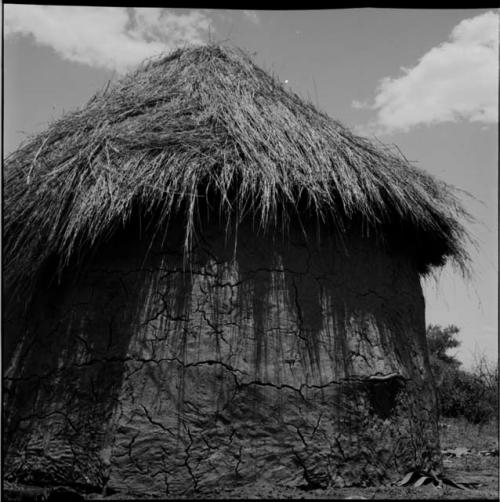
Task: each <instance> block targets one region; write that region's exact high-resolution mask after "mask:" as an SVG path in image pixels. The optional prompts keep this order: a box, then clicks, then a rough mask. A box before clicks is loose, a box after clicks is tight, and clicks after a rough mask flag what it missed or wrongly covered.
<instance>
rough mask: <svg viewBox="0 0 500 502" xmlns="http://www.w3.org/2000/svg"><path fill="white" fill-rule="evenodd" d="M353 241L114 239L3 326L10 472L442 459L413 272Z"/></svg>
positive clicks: (53, 477) (306, 477) (240, 471)
mask: <svg viewBox="0 0 500 502" xmlns="http://www.w3.org/2000/svg"><path fill="white" fill-rule="evenodd" d="M179 239H180V238H179ZM125 244H126V245H125ZM351 244H352V245H351V246H350V247H349V250H350V251H349V256H347V255H346V254H343V253H340V252H339V251H338V250H337V249H336V248H335V247H334V245H333V243H332V242H331V241H329V240H328V239H325V240H324V241H323V244H322V246H321V248H318V247H317V246H315V245H314V246H313V245H311V244H307V243H306V242H305V241H304V240H303V239H302V238H301V237H300V234H299V233H297V234H296V235H293V236H292V238H291V240H290V242H288V243H286V244H284V243H280V242H271V240H270V238H256V237H255V236H252V234H251V233H250V232H247V233H245V232H243V231H240V234H239V236H238V246H237V250H236V253H235V254H234V255H233V251H234V247H235V246H234V242H233V241H231V239H228V240H225V238H224V235H223V234H222V233H221V232H220V231H218V230H216V229H215V228H208V229H207V230H206V232H205V234H204V235H203V236H202V237H200V239H199V240H198V242H197V246H196V248H195V252H194V255H193V260H192V262H191V265H190V266H189V267H187V266H184V262H183V256H182V253H181V252H179V246H180V242H176V241H175V239H173V238H171V240H169V242H168V243H167V245H164V246H161V247H160V246H157V247H155V248H153V249H152V251H151V252H150V253H149V255H148V257H147V259H146V260H145V259H144V254H145V248H143V247H141V244H140V243H137V242H134V241H130V242H129V241H128V242H126V243H124V242H115V243H113V244H110V245H109V246H108V248H107V249H104V250H103V251H102V252H101V253H99V255H98V258H96V259H94V260H93V261H92V262H91V263H90V265H89V266H88V268H87V270H86V272H85V274H83V275H82V276H78V277H77V276H75V277H74V278H73V277H71V276H69V277H67V278H66V279H65V281H63V284H62V285H61V286H59V287H51V288H47V289H46V290H40V292H39V297H38V298H37V299H36V301H35V304H34V305H35V307H34V308H32V309H31V310H30V312H29V316H25V317H22V316H18V317H13V318H11V319H9V320H8V321H7V322H6V324H5V329H6V337H7V339H8V340H7V343H6V351H5V352H6V354H5V357H6V362H5V363H4V368H5V374H4V399H5V401H4V403H5V410H6V413H5V422H6V425H5V427H6V428H5V435H4V437H5V444H4V449H5V452H6V455H5V457H4V476H5V479H6V480H8V481H15V482H19V483H26V484H40V485H58V484H64V485H67V486H71V487H74V488H76V489H78V490H80V491H82V492H87V493H92V492H95V493H100V492H101V491H102V490H103V489H105V490H107V492H108V493H113V492H117V493H122V494H132V495H137V496H146V497H147V496H183V495H184V496H187V495H195V494H196V495H201V496H203V495H204V494H206V495H209V494H211V493H214V490H218V489H221V488H224V487H235V486H245V487H251V486H252V484H255V483H263V482H264V483H265V482H272V483H278V484H284V485H287V486H290V487H292V488H293V487H306V488H311V489H312V488H316V489H321V488H324V487H327V486H335V487H344V486H351V485H361V486H367V485H377V484H379V483H381V482H385V481H387V480H388V479H391V478H394V477H397V476H398V475H400V474H401V473H403V472H407V471H408V470H411V469H412V468H415V467H417V468H422V469H428V468H430V467H432V468H437V469H439V468H440V466H441V463H440V462H441V461H440V456H439V444H438V443H439V441H438V431H437V422H436V416H435V411H434V410H435V399H434V393H433V390H432V385H431V382H430V374H429V367H428V362H427V361H426V359H425V351H424V345H423V344H424V343H425V324H424V300H423V296H422V292H421V288H420V283H419V278H418V274H417V272H416V270H415V267H414V266H413V265H412V263H411V260H410V259H409V258H405V257H403V256H399V257H398V256H392V257H390V258H389V256H388V255H386V253H385V252H384V251H383V250H380V249H377V248H375V247H374V246H373V245H371V244H370V243H369V242H365V241H361V240H358V241H356V242H354V243H351ZM354 250H355V251H354ZM374 375H375V376H381V375H392V377H389V378H387V379H385V380H380V379H378V380H377V379H370V378H369V377H371V376H374Z"/></svg>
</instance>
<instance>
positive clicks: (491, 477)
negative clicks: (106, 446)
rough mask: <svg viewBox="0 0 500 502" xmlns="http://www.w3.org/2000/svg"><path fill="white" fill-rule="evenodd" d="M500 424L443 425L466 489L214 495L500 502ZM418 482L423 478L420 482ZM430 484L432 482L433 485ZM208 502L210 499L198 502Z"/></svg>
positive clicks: (450, 462)
mask: <svg viewBox="0 0 500 502" xmlns="http://www.w3.org/2000/svg"><path fill="white" fill-rule="evenodd" d="M498 435H499V431H498V424H497V423H496V422H494V423H491V424H488V425H484V426H479V425H472V424H470V423H468V422H466V421H465V420H458V419H448V420H445V421H443V422H442V428H441V449H442V450H443V463H444V476H445V477H446V478H448V479H450V480H452V481H453V482H455V483H459V484H461V483H464V484H466V485H467V486H466V487H465V489H460V488H456V487H453V486H450V485H448V484H443V485H442V486H435V485H434V484H433V483H432V482H429V483H427V484H424V485H422V486H418V487H415V486H414V483H415V481H412V482H411V483H409V484H408V485H405V486H395V485H392V486H391V485H387V486H380V487H367V488H331V489H325V490H323V489H317V490H309V491H304V490H301V489H298V488H289V487H286V486H275V485H270V484H267V485H261V486H257V487H252V489H247V490H242V489H238V490H228V491H221V492H218V493H214V494H213V498H214V499H246V498H248V499H329V500H346V499H349V500H356V499H360V500H363V499H453V500H457V499H462V500H463V499H466V500H468V499H491V500H498V499H499V497H500V490H499V457H498ZM416 479H418V476H417V478H416ZM428 481H430V480H428ZM2 492H3V497H2V500H5V501H12V502H14V501H16V502H17V501H21V500H25V501H28V500H31V501H40V502H42V501H44V500H84V499H83V498H80V497H79V496H78V495H77V494H74V497H71V495H70V494H69V493H68V494H66V496H64V495H62V494H60V496H62V498H58V497H56V498H54V497H53V498H48V499H47V498H46V497H47V496H48V491H46V490H44V489H43V488H40V487H20V486H15V485H12V484H10V483H4V485H3V490H2ZM84 497H85V499H86V500H94V501H96V500H127V499H128V500H131V499H133V498H134V497H127V496H124V495H119V494H116V495H112V496H108V497H103V496H99V495H97V494H92V495H86V496H84ZM199 498H206V497H199Z"/></svg>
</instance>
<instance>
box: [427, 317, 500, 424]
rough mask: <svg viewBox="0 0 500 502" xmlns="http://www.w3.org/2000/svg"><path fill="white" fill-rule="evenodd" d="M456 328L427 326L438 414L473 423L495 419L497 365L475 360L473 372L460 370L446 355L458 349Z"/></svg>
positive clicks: (454, 359)
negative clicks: (450, 350)
mask: <svg viewBox="0 0 500 502" xmlns="http://www.w3.org/2000/svg"><path fill="white" fill-rule="evenodd" d="M458 332H459V329H458V328H457V327H456V326H447V327H446V328H441V326H432V325H430V326H429V327H428V328H427V341H428V347H429V358H430V364H431V369H432V372H433V375H434V378H435V381H436V387H437V393H438V402H439V412H440V414H441V415H442V416H444V417H452V418H458V417H464V418H466V419H467V420H468V421H469V422H472V423H474V424H482V423H486V422H489V421H490V420H492V419H493V418H496V419H497V420H498V364H497V366H496V367H493V366H492V365H491V364H488V363H487V361H486V359H485V357H484V356H483V357H482V358H479V359H478V358H476V365H475V368H474V369H473V371H472V372H469V371H465V370H462V369H460V365H461V363H460V361H458V360H457V359H456V358H455V357H454V356H450V355H449V354H447V350H449V349H452V348H455V347H458V346H459V345H460V341H459V340H457V339H456V336H457V334H458Z"/></svg>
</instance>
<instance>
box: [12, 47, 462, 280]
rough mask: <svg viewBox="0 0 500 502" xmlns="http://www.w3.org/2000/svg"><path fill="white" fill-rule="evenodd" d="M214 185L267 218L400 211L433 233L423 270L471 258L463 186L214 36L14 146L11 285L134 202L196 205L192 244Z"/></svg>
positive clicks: (371, 220)
mask: <svg viewBox="0 0 500 502" xmlns="http://www.w3.org/2000/svg"><path fill="white" fill-rule="evenodd" d="M209 193H216V194H217V200H218V205H219V210H221V211H223V212H227V213H229V214H231V215H232V217H233V218H236V219H237V220H241V218H243V217H244V216H245V215H248V214H251V215H252V216H253V217H254V218H255V219H256V221H258V222H259V224H260V226H261V228H267V227H268V226H269V225H270V224H277V225H279V226H286V222H287V219H290V218H293V217H294V215H293V214H292V212H291V211H288V210H286V211H283V210H282V209H283V208H284V207H290V208H295V209H297V205H298V204H299V202H300V201H302V204H303V205H304V204H305V206H307V207H308V208H309V211H310V212H311V214H314V215H316V216H317V217H318V218H319V220H322V221H324V222H326V223H327V224H329V225H330V227H331V228H334V229H335V230H336V231H338V232H339V233H342V232H343V231H345V229H346V226H348V225H349V222H352V221H353V220H355V219H357V221H360V222H361V224H362V226H363V227H364V228H372V229H373V228H378V229H379V231H380V232H381V233H383V231H384V230H383V229H384V228H385V227H384V225H388V224H390V225H393V224H397V228H406V229H410V233H411V234H412V235H414V236H416V237H415V239H416V241H415V242H417V241H418V242H420V243H421V245H420V248H419V260H420V265H421V269H422V271H423V272H425V271H426V270H428V268H429V266H432V265H442V264H443V263H444V261H445V260H446V258H447V257H451V258H452V259H453V260H454V262H455V263H456V264H458V265H459V266H460V267H461V268H462V269H465V268H466V266H467V260H468V257H467V253H466V251H465V246H464V241H465V240H466V239H467V234H466V232H465V229H464V227H463V225H462V224H461V221H460V220H461V218H462V217H464V216H467V214H466V213H465V211H464V210H463V209H462V208H461V206H460V204H459V203H458V200H457V198H456V196H455V195H454V192H453V190H452V189H451V188H450V187H449V186H447V185H446V184H444V183H443V182H440V181H437V180H435V179H434V178H432V177H431V176H429V175H428V174H426V173H424V172H423V171H421V170H419V169H417V168H415V167H414V166H412V165H410V164H409V163H408V162H407V161H406V160H405V159H403V158H402V156H401V155H397V154H395V153H394V152H392V151H391V150H389V149H387V148H383V147H380V146H375V145H374V144H372V143H371V142H369V141H368V140H366V139H363V138H360V137H357V136H354V135H353V134H351V133H350V132H349V131H348V130H346V129H345V128H344V127H342V126H341V125H340V124H339V123H337V122H335V121H333V120H332V119H331V118H329V117H328V116H327V115H325V114H323V113H321V112H319V111H318V110H316V109H315V107H314V106H312V105H311V104H308V103H305V102H304V101H303V100H302V99H301V98H300V97H298V96H297V95H295V94H293V93H291V92H290V91H288V90H286V89H284V87H283V86H282V84H281V83H280V82H279V81H277V80H276V79H275V78H273V77H271V76H269V75H268V74H267V73H265V72H264V71H263V70H261V69H260V68H258V67H256V66H255V65H254V64H253V62H252V61H251V59H250V58H249V57H248V56H247V55H245V54H244V53H242V52H241V51H239V50H236V49H233V48H228V47H224V46H220V45H209V46H203V47H197V48H189V49H184V50H177V51H175V52H173V53H172V54H169V55H167V56H166V57H162V58H159V59H157V60H152V61H149V62H146V63H144V64H143V65H142V67H140V68H139V69H138V70H137V71H136V72H134V73H132V74H130V75H128V76H126V77H125V78H123V79H122V80H121V81H119V82H117V83H116V84H113V85H111V86H109V88H107V89H106V90H104V91H102V92H99V93H98V94H97V95H95V96H94V97H93V98H92V99H91V100H90V101H89V103H88V104H87V105H86V106H85V107H84V108H83V109H81V110H78V111H75V112H72V113H68V114H66V115H65V116H63V117H62V118H61V119H60V120H57V121H55V122H54V123H52V124H51V125H50V127H49V128H48V129H47V130H46V131H45V132H43V133H41V134H39V135H37V136H35V137H34V138H32V139H30V140H29V141H27V142H26V143H25V144H24V145H23V146H22V147H21V148H19V149H18V150H17V151H15V152H14V153H13V154H11V155H10V156H9V157H8V158H7V159H6V161H5V172H4V273H5V281H6V283H5V284H6V286H7V287H8V288H9V287H13V285H21V284H24V283H25V282H26V280H30V278H31V279H33V278H34V277H36V275H37V272H38V271H39V270H40V269H41V267H42V265H43V264H44V263H45V262H46V261H47V259H48V258H50V257H54V256H55V257H57V259H58V260H59V266H60V267H63V266H64V265H65V264H67V263H68V260H69V259H70V257H72V256H74V255H75V254H77V253H76V251H78V250H81V249H83V248H91V247H92V246H93V245H94V244H96V243H97V242H99V241H100V240H102V239H103V238H106V237H108V236H109V235H111V234H112V233H113V232H114V231H115V230H116V229H117V228H118V227H119V226H121V225H123V224H125V223H126V222H127V221H128V220H129V218H130V217H131V215H132V212H133V210H135V209H134V208H140V211H141V213H142V214H143V215H148V214H152V213H155V214H156V215H157V216H158V219H157V220H156V221H157V223H158V225H157V228H158V229H161V228H164V227H165V225H164V224H165V223H166V221H167V220H168V218H169V217H170V216H171V215H173V214H179V212H180V213H181V214H183V215H184V217H185V223H186V228H187V232H186V249H189V244H190V239H191V236H192V234H193V231H194V223H195V220H196V212H197V208H198V207H199V201H201V200H205V199H206V197H207V194H209ZM292 211H293V209H292ZM278 215H280V216H278ZM278 219H279V220H280V221H277V220H278ZM422 243H424V244H422Z"/></svg>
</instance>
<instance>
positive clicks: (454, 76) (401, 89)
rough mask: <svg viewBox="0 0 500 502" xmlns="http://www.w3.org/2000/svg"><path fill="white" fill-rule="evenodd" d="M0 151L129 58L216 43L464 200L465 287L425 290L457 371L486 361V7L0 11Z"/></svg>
mask: <svg viewBox="0 0 500 502" xmlns="http://www.w3.org/2000/svg"><path fill="white" fill-rule="evenodd" d="M3 23H4V89H3V92H4V112H3V113H4V143H3V146H4V156H5V155H8V154H9V153H10V152H12V151H13V150H15V149H16V148H17V147H18V146H19V145H20V143H21V142H22V141H24V140H26V139H27V138H29V136H30V135H32V134H36V133H37V132H40V131H42V130H44V129H45V128H46V127H47V125H48V124H49V123H50V121H52V120H55V119H57V118H58V117H60V116H61V115H62V114H63V113H64V112H66V111H70V110H74V109H75V108H79V107H82V106H84V105H85V103H86V102H87V101H88V100H89V99H90V98H91V96H92V95H93V94H94V93H95V92H97V91H98V90H100V89H102V88H104V87H105V86H106V85H107V83H108V82H109V81H110V80H115V79H117V78H119V77H120V75H122V74H124V73H125V72H127V71H129V70H131V69H133V68H134V66H135V65H137V64H138V63H139V62H140V61H141V60H143V59H145V58H148V57H153V56H155V55H157V54H159V53H161V52H169V51H170V50H172V49H175V48H177V47H179V46H185V45H190V44H199V43H206V42H209V41H214V42H226V43H230V44H233V45H236V46H239V47H241V48H243V49H245V50H246V51H247V52H249V53H250V54H251V55H253V57H254V59H255V61H256V63H257V64H258V65H260V66H261V67H263V68H264V69H265V70H267V71H269V72H270V73H272V74H273V75H275V76H276V77H278V78H279V79H280V80H281V81H282V82H284V83H285V84H286V86H287V87H288V88H289V89H290V90H292V91H294V92H296V93H297V94H299V95H300V96H302V97H303V98H305V99H307V100H309V101H312V102H313V103H314V104H315V105H316V106H317V107H318V108H320V109H321V110H323V111H324V112H326V113H327V114H328V115H330V116H331V117H332V118H334V119H336V120H338V121H340V122H341V123H342V124H343V125H345V126H346V127H348V128H350V129H351V130H353V131H354V132H355V133H357V134H360V135H363V136H367V137H369V138H371V139H376V140H378V141H381V142H383V143H385V144H391V145H392V144H395V145H397V146H398V148H399V149H400V150H401V151H402V152H403V154H404V155H405V157H406V158H407V159H408V160H410V161H412V162H414V163H415V165H417V166H419V167H421V168H423V169H425V170H426V171H427V172H429V173H431V174H433V175H435V176H437V177H438V178H440V179H442V180H443V181H446V182H447V183H449V184H451V185H454V186H456V187H457V188H459V189H461V190H464V191H466V192H468V194H470V195H465V194H464V195H463V196H461V200H462V202H463V204H464V206H465V207H466V209H468V210H469V212H470V213H471V214H472V216H473V217H474V219H475V222H474V223H466V226H467V228H468V230H469V232H470V233H471V235H472V236H473V238H474V239H475V240H476V242H477V246H476V248H473V247H470V248H469V251H470V254H471V258H472V278H471V280H469V281H467V280H465V279H464V278H463V277H462V276H461V275H460V273H458V272H457V271H455V270H454V269H453V268H451V267H450V266H446V267H444V269H443V270H441V271H440V272H439V273H438V274H437V275H436V277H435V278H430V279H426V280H424V281H423V288H424V294H425V298H426V322H427V324H440V325H442V326H447V325H449V324H454V325H456V326H458V327H459V328H460V334H459V338H460V340H461V342H462V344H461V346H460V347H459V348H458V349H456V350H455V355H456V356H457V357H458V358H459V359H460V360H461V361H462V362H463V364H464V366H465V367H466V368H472V367H473V366H474V364H475V362H476V361H477V360H478V358H480V357H481V356H486V358H487V359H488V360H489V361H496V360H497V358H498V75H499V68H498V32H499V11H498V10H487V9H464V10H458V9H446V10H438V9H433V10H425V9H419V10H412V9H374V8H360V9H329V10H328V9H327V10H310V11H308V10H301V11H293V10H290V11H248V10H206V9H198V10H186V9H159V8H125V7H124V8H120V7H111V8H108V7H75V6H40V5H4V18H3Z"/></svg>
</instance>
